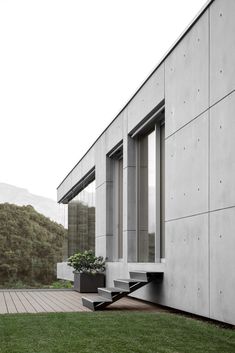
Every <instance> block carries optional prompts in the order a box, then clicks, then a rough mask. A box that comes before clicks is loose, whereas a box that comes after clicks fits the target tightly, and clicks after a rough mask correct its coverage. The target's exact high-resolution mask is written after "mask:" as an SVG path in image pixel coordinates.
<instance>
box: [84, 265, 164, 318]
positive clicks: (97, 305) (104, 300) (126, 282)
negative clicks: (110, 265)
mask: <svg viewBox="0 0 235 353" xmlns="http://www.w3.org/2000/svg"><path fill="white" fill-rule="evenodd" d="M162 279H163V272H145V271H134V272H130V278H128V279H117V280H114V287H112V288H98V294H94V295H93V296H89V297H82V304H83V305H84V306H86V307H87V308H89V309H91V310H93V311H95V310H101V309H103V308H105V307H106V306H107V305H109V304H111V303H113V302H115V301H117V300H119V299H121V298H122V297H124V296H126V295H128V294H130V293H132V292H134V291H135V290H137V289H139V288H141V287H143V286H145V285H146V284H147V283H150V282H152V281H159V282H160V281H162Z"/></svg>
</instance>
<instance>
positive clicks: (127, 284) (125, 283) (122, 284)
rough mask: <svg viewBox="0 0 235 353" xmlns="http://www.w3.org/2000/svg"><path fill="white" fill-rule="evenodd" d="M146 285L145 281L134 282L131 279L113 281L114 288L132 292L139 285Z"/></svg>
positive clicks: (134, 280)
mask: <svg viewBox="0 0 235 353" xmlns="http://www.w3.org/2000/svg"><path fill="white" fill-rule="evenodd" d="M146 283H148V281H147V280H136V279H132V278H127V279H115V280H114V287H117V288H121V289H124V290H129V291H131V289H132V290H133V289H134V288H135V287H137V286H139V285H140V284H141V285H144V284H146Z"/></svg>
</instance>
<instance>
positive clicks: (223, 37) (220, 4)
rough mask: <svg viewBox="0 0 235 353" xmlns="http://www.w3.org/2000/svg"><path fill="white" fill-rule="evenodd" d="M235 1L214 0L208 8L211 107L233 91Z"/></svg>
mask: <svg viewBox="0 0 235 353" xmlns="http://www.w3.org/2000/svg"><path fill="white" fill-rule="evenodd" d="M234 34H235V1H234V0H216V1H214V2H213V3H212V5H211V8H210V101H211V105H212V104H214V103H216V102H217V101H218V100H219V99H221V98H223V97H224V96H225V95H227V94H228V93H230V92H231V91H232V90H234V89H235V65H234V63H235V40H234Z"/></svg>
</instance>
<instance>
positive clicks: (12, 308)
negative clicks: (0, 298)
mask: <svg viewBox="0 0 235 353" xmlns="http://www.w3.org/2000/svg"><path fill="white" fill-rule="evenodd" d="M4 297H5V301H6V306H7V311H8V313H9V314H16V313H17V310H16V306H15V304H14V302H13V300H12V298H11V296H10V292H5V293H4Z"/></svg>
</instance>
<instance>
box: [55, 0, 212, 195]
mask: <svg viewBox="0 0 235 353" xmlns="http://www.w3.org/2000/svg"><path fill="white" fill-rule="evenodd" d="M214 1H215V0H207V2H206V3H205V5H204V6H203V7H202V8H201V9H200V11H199V12H198V13H197V15H196V16H195V17H194V18H193V20H192V21H191V22H190V23H189V25H188V26H187V27H186V29H185V30H184V31H183V32H182V33H181V34H180V36H179V37H178V38H177V39H176V41H175V42H174V43H173V45H172V46H171V47H170V48H169V49H168V51H167V52H166V53H165V54H164V55H163V57H162V58H161V60H160V61H159V62H158V64H157V65H156V66H155V68H154V69H153V70H152V71H151V72H150V74H149V75H148V76H147V78H146V79H145V80H144V81H143V82H142V83H141V85H140V86H139V88H138V89H137V90H136V91H135V93H134V94H133V95H132V96H131V98H130V99H129V100H128V101H127V103H126V104H125V105H124V106H123V108H122V109H121V110H120V111H119V112H118V114H116V115H115V117H114V119H113V120H112V121H111V122H110V124H108V126H107V127H106V128H105V129H104V130H103V131H102V133H101V134H100V135H99V136H98V137H97V139H96V140H95V141H94V143H93V144H92V145H91V147H90V148H89V149H88V150H87V151H86V153H85V154H84V155H83V156H82V157H81V158H80V159H79V161H78V162H77V163H76V164H75V166H74V167H73V168H72V169H71V170H70V172H69V173H68V174H67V175H66V176H65V178H64V179H63V180H62V182H61V183H60V184H59V185H58V186H57V188H56V189H57V190H58V189H59V187H60V186H61V185H62V184H63V182H64V181H65V180H66V179H67V177H68V176H69V175H70V174H71V173H72V171H73V170H74V169H75V168H76V167H77V165H78V164H79V163H80V162H81V161H82V160H83V158H84V157H85V156H86V155H87V153H88V152H89V151H90V150H91V149H92V147H93V146H94V145H95V144H96V142H97V141H98V140H99V138H100V137H101V136H102V135H103V134H104V132H105V131H106V130H107V129H108V128H109V126H110V125H112V123H113V122H114V121H115V120H116V119H117V118H118V116H119V115H120V114H121V113H122V112H123V111H124V109H126V107H127V106H128V104H129V103H130V102H131V101H132V99H133V98H134V97H135V96H136V95H137V93H138V92H139V91H140V90H141V88H142V87H143V86H144V84H145V83H146V82H147V81H148V80H149V79H150V77H151V76H152V75H153V74H154V73H155V71H156V70H157V69H158V68H159V67H160V66H161V65H162V64H163V62H164V61H165V60H166V58H167V57H168V56H169V55H170V53H171V52H172V51H173V50H174V49H175V47H176V46H177V45H178V44H179V43H180V41H181V40H182V39H183V38H184V36H185V35H186V34H187V33H188V32H189V30H190V29H191V28H192V27H193V25H194V24H195V23H196V22H197V21H198V20H199V18H200V17H201V16H202V15H203V14H204V12H205V11H206V10H207V9H208V7H209V6H210V5H211V4H212V3H213V2H214Z"/></svg>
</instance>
